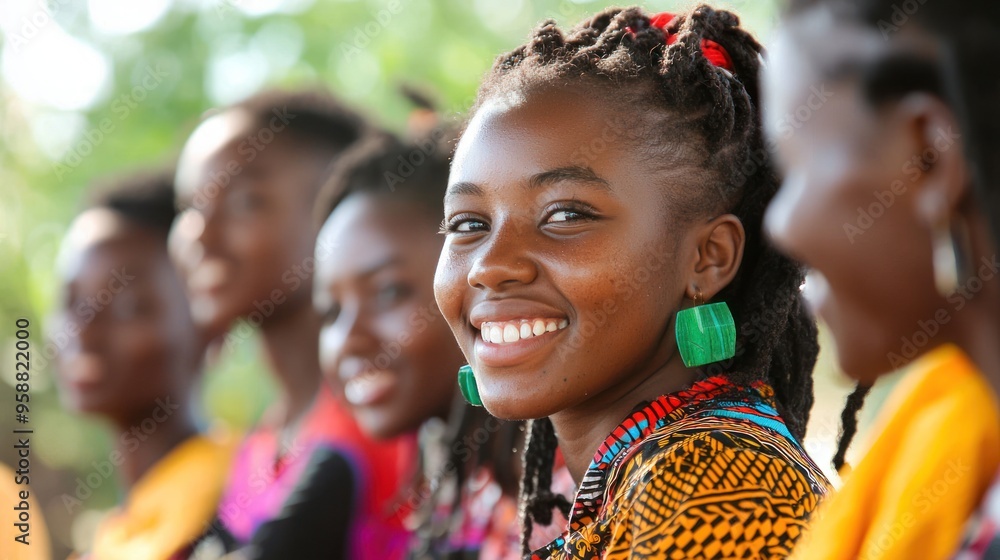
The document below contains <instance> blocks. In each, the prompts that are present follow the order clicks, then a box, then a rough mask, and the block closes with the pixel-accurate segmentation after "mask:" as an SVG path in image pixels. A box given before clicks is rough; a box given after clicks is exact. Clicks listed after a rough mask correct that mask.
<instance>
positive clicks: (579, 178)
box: [445, 165, 611, 196]
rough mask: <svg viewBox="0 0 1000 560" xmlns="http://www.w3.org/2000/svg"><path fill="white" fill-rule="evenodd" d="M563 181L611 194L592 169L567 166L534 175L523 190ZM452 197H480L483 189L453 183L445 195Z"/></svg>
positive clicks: (609, 188) (602, 179) (473, 184)
mask: <svg viewBox="0 0 1000 560" xmlns="http://www.w3.org/2000/svg"><path fill="white" fill-rule="evenodd" d="M563 181H570V182H574V183H582V184H585V185H590V186H593V187H597V188H599V189H601V190H604V191H608V192H611V184H610V183H608V182H607V181H606V180H605V179H604V178H602V177H601V176H600V175H598V174H597V173H595V172H594V170H593V169H591V168H589V167H583V166H580V165H568V166H565V167H557V168H555V169H550V170H548V171H543V172H541V173H536V174H535V175H532V176H531V178H529V179H528V182H527V184H526V185H525V188H526V189H528V190H536V189H540V188H545V187H547V186H549V185H553V184H555V183H560V182H563ZM454 195H469V196H482V195H483V189H482V187H480V186H479V185H477V184H475V183H470V182H466V181H463V182H459V183H453V184H452V185H450V186H449V187H448V191H447V192H446V193H445V196H454Z"/></svg>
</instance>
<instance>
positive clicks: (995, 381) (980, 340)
mask: <svg viewBox="0 0 1000 560" xmlns="http://www.w3.org/2000/svg"><path fill="white" fill-rule="evenodd" d="M993 281H994V282H995V281H1000V278H997V279H995V280H993ZM983 286H984V287H983V290H982V291H981V292H979V293H978V294H975V295H974V296H973V298H972V299H967V300H966V305H965V307H964V308H963V309H960V310H959V311H957V312H956V313H955V316H956V318H957V319H958V321H956V328H957V329H958V334H957V336H956V337H955V339H956V343H957V344H958V346H960V347H961V348H962V350H963V351H965V353H966V354H967V355H968V356H969V359H971V360H972V362H973V363H975V364H976V367H977V368H978V369H979V370H980V371H981V372H982V373H983V376H984V377H985V378H986V380H987V381H988V382H989V383H990V385H992V387H993V392H994V393H996V394H997V395H1000V353H998V352H997V340H1000V316H998V315H997V313H996V310H997V309H998V308H1000V287H998V286H993V285H991V280H983ZM959 294H961V291H960V292H959ZM969 295H971V294H969ZM955 297H958V296H952V298H955ZM963 299H965V297H964V296H963ZM949 301H951V300H949ZM956 305H957V304H956Z"/></svg>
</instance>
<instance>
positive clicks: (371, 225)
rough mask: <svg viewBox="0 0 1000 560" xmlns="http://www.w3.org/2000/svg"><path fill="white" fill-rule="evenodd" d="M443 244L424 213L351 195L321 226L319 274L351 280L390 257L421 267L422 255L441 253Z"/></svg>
mask: <svg viewBox="0 0 1000 560" xmlns="http://www.w3.org/2000/svg"><path fill="white" fill-rule="evenodd" d="M443 242H444V239H443V238H442V237H441V236H440V235H438V234H437V223H436V219H432V218H431V217H430V216H429V212H428V211H426V210H424V209H422V208H417V209H415V208H414V205H413V204H412V203H411V204H407V203H405V202H404V201H402V200H392V198H391V195H374V194H368V193H355V194H352V195H349V196H348V197H347V198H345V199H344V200H343V201H342V202H341V203H340V204H338V205H337V207H336V208H335V209H334V210H333V212H332V213H331V214H330V216H329V217H328V218H327V219H326V222H324V224H323V228H322V229H321V230H320V234H319V238H318V239H317V242H316V253H317V259H316V260H317V269H318V270H319V271H320V274H321V275H323V276H325V277H328V278H334V277H337V278H339V277H345V278H346V277H352V276H355V275H357V274H360V273H363V272H365V271H368V270H370V269H371V267H372V266H374V265H377V264H381V263H383V262H384V261H385V260H386V259H388V258H390V257H397V258H398V260H399V261H400V262H404V261H409V260H415V261H417V262H419V261H420V260H421V259H423V258H424V257H425V255H423V254H422V253H421V252H420V249H422V248H426V247H430V248H432V249H433V248H434V247H437V249H440V245H441V244H442V243H443ZM414 257H415V258H414ZM428 263H429V266H433V265H436V264H437V263H436V261H428Z"/></svg>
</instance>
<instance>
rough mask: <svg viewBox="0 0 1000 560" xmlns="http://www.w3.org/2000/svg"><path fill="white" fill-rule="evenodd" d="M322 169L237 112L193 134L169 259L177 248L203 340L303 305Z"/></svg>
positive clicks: (314, 156)
mask: <svg viewBox="0 0 1000 560" xmlns="http://www.w3.org/2000/svg"><path fill="white" fill-rule="evenodd" d="M272 124H273V123H272ZM274 126H275V127H280V126H282V125H281V123H280V122H278V123H277V124H274ZM286 134H287V133H286ZM266 140H270V141H269V142H267V141H266ZM327 163H328V159H327V158H324V157H323V156H322V155H320V154H319V153H314V152H313V151H312V150H309V149H308V148H306V147H303V146H300V145H299V144H298V143H297V142H296V141H294V140H292V139H290V138H287V137H283V136H282V130H281V129H280V128H279V129H277V130H275V129H274V128H271V127H267V126H265V127H263V128H260V129H258V128H255V127H254V126H252V125H251V124H250V122H249V121H248V120H247V117H246V115H245V114H243V113H241V112H238V111H229V112H226V113H222V114H220V115H217V116H215V117H213V118H211V119H209V120H207V121H205V122H204V123H203V124H202V125H201V126H200V127H199V128H198V129H197V130H196V131H195V132H194V134H192V136H191V138H190V139H189V141H188V143H187V145H186V146H185V148H184V151H183V153H182V154H181V159H180V162H179V166H178V176H177V189H178V193H179V197H180V199H181V202H182V203H183V204H185V205H187V206H190V208H191V209H190V210H188V211H187V212H185V214H184V215H183V216H182V217H181V218H180V219H179V220H178V227H181V226H183V227H184V228H185V232H184V233H183V235H179V237H180V241H179V242H177V243H175V254H178V250H177V249H176V248H177V247H178V246H179V249H181V251H180V252H182V253H183V255H182V258H181V259H180V260H179V264H180V265H181V266H182V267H183V269H184V271H185V275H186V277H187V283H188V288H189V291H190V293H191V298H192V310H193V313H194V316H195V319H196V320H197V321H198V322H199V324H201V325H203V326H205V327H206V328H207V329H208V330H209V331H210V334H213V335H217V334H219V333H220V332H222V331H224V330H225V329H226V328H228V326H229V325H230V324H231V323H232V322H233V321H235V320H236V319H238V318H241V317H242V318H246V319H248V320H249V321H250V322H251V323H253V324H254V325H260V324H261V323H262V322H264V321H266V320H267V319H269V318H271V317H272V316H275V315H280V314H282V313H286V312H287V311H289V310H291V309H298V308H300V306H301V305H302V304H308V302H309V286H310V282H311V278H312V268H313V263H312V259H311V257H312V250H313V243H314V240H315V230H314V229H313V227H312V223H313V221H312V203H313V197H314V194H315V192H314V191H315V188H316V186H317V184H318V182H319V181H320V177H321V172H322V170H323V169H324V168H325V166H326V164H327ZM184 239H188V240H191V239H193V243H191V242H189V243H187V244H186V245H185V244H184V243H181V241H184Z"/></svg>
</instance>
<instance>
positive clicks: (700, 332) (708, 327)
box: [674, 292, 736, 367]
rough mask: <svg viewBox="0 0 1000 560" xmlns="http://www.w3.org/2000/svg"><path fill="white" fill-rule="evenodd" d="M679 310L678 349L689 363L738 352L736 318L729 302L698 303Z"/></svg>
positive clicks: (694, 364)
mask: <svg viewBox="0 0 1000 560" xmlns="http://www.w3.org/2000/svg"><path fill="white" fill-rule="evenodd" d="M698 300H704V298H703V297H702V294H701V292H698V293H697V294H695V297H694V304H695V306H694V307H691V308H689V309H683V310H681V311H678V312H677V316H676V322H675V326H674V331H675V335H676V337H677V349H678V350H679V351H680V354H681V360H683V361H684V365H685V366H686V367H697V366H703V365H705V364H711V363H713V362H721V361H723V360H728V359H729V358H732V357H733V356H735V355H736V321H735V320H733V314H732V312H731V311H730V310H729V305H728V304H726V302H724V301H722V302H718V303H710V304H708V305H698Z"/></svg>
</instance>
